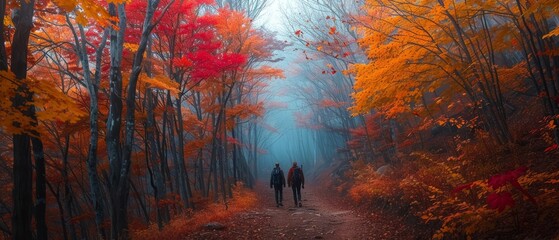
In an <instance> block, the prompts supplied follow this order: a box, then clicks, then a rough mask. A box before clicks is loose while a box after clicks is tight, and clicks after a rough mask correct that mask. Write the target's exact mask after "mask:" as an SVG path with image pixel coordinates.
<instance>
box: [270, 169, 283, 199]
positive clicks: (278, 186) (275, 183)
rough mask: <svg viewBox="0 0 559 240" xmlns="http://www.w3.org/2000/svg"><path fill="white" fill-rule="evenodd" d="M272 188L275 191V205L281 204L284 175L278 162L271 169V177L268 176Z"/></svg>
mask: <svg viewBox="0 0 559 240" xmlns="http://www.w3.org/2000/svg"><path fill="white" fill-rule="evenodd" d="M272 187H273V188H274V192H275V193H276V207H279V206H283V203H282V201H283V188H284V187H285V177H284V175H283V170H281V168H280V166H279V163H276V167H275V168H274V169H273V170H272V177H271V178H270V188H272Z"/></svg>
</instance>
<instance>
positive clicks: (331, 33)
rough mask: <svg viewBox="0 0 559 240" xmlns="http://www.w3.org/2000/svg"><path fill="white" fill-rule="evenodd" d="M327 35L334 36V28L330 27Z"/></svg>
mask: <svg viewBox="0 0 559 240" xmlns="http://www.w3.org/2000/svg"><path fill="white" fill-rule="evenodd" d="M328 34H330V35H334V34H336V27H330V32H328Z"/></svg>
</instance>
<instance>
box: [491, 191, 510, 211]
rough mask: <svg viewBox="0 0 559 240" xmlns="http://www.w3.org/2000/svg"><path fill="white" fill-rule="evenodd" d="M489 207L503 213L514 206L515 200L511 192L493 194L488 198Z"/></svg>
mask: <svg viewBox="0 0 559 240" xmlns="http://www.w3.org/2000/svg"><path fill="white" fill-rule="evenodd" d="M487 205H489V208H491V209H497V210H498V211H499V212H502V211H503V210H505V208H506V207H507V206H509V207H512V206H514V199H512V195H511V194H510V192H497V193H491V194H489V196H487Z"/></svg>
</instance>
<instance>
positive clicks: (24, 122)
mask: <svg viewBox="0 0 559 240" xmlns="http://www.w3.org/2000/svg"><path fill="white" fill-rule="evenodd" d="M20 84H26V85H27V86H28V87H29V89H30V91H31V92H32V93H33V102H32V103H30V104H33V105H34V106H35V107H36V110H37V118H38V120H39V121H62V122H70V123H75V122H77V121H79V120H80V119H81V118H82V117H84V116H85V115H86V113H85V112H84V111H83V110H82V109H81V108H80V107H79V106H77V105H76V104H75V102H74V101H73V99H71V98H70V97H69V96H68V95H66V94H65V93H62V92H61V91H60V90H59V89H57V88H56V86H55V85H54V84H53V83H52V82H50V81H48V80H46V79H32V78H28V79H25V80H17V81H15V76H14V75H13V74H12V73H9V72H5V71H1V72H0V93H1V95H2V96H3V99H2V101H0V102H2V103H1V104H0V116H1V117H0V119H1V120H0V128H3V129H4V130H5V131H7V132H9V133H23V132H25V133H28V134H31V135H33V132H34V131H38V129H37V128H36V127H35V126H33V122H34V121H33V120H32V119H30V118H29V117H25V116H23V115H22V114H21V111H19V110H17V109H14V107H13V106H12V105H11V101H10V100H9V99H11V98H12V97H13V96H15V93H16V91H18V87H19V86H20ZM14 122H17V124H16V125H14V124H13V123H14ZM35 124H36V123H35Z"/></svg>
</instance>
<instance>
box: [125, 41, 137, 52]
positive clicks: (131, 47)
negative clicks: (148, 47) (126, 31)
mask: <svg viewBox="0 0 559 240" xmlns="http://www.w3.org/2000/svg"><path fill="white" fill-rule="evenodd" d="M123 47H124V48H125V49H126V50H128V51H130V52H133V53H135V52H137V51H138V47H140V45H138V44H135V43H124V44H123Z"/></svg>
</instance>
